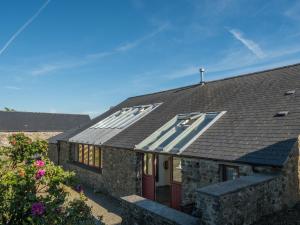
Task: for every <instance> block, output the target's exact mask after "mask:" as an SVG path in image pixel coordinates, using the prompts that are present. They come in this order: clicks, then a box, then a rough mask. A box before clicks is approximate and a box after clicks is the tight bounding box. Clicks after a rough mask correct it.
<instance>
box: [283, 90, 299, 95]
mask: <svg viewBox="0 0 300 225" xmlns="http://www.w3.org/2000/svg"><path fill="white" fill-rule="evenodd" d="M295 92H296V91H295V90H289V91H287V92H285V93H284V95H293V94H295Z"/></svg>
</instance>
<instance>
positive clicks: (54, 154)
mask: <svg viewBox="0 0 300 225" xmlns="http://www.w3.org/2000/svg"><path fill="white" fill-rule="evenodd" d="M48 157H49V158H50V159H51V161H52V162H54V163H55V164H56V165H57V164H58V148H57V144H53V143H50V144H48Z"/></svg>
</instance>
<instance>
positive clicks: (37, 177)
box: [35, 170, 46, 180]
mask: <svg viewBox="0 0 300 225" xmlns="http://www.w3.org/2000/svg"><path fill="white" fill-rule="evenodd" d="M45 173H46V170H39V171H37V173H36V174H35V178H36V179H37V180H39V179H41V178H42V177H43V176H44V175H45Z"/></svg>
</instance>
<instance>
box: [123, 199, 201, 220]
mask: <svg viewBox="0 0 300 225" xmlns="http://www.w3.org/2000/svg"><path fill="white" fill-rule="evenodd" d="M121 199H122V200H123V201H125V202H127V203H131V204H134V205H135V206H137V207H140V208H142V209H144V210H147V211H149V212H151V213H153V214H155V215H158V216H160V217H164V218H166V219H168V220H169V221H172V222H174V224H180V225H186V224H190V225H196V224H199V223H198V222H199V219H198V218H195V217H193V216H190V215H188V214H185V213H183V212H180V211H177V210H175V209H172V208H170V207H168V206H165V205H162V204H160V203H158V202H155V201H152V200H149V199H146V198H143V197H141V196H138V195H129V196H125V197H122V198H121Z"/></svg>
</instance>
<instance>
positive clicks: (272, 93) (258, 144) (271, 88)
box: [68, 64, 300, 166]
mask: <svg viewBox="0 0 300 225" xmlns="http://www.w3.org/2000/svg"><path fill="white" fill-rule="evenodd" d="M158 102H162V103H163V104H162V105H161V106H159V107H158V108H157V109H156V110H154V111H152V112H151V113H149V114H148V115H147V116H145V117H143V118H141V119H140V120H139V121H137V122H136V123H134V124H132V125H130V126H129V127H127V128H126V129H124V130H122V131H121V132H119V133H118V134H116V135H114V136H112V137H111V138H109V139H107V140H105V141H104V143H102V145H105V146H111V147H117V148H123V149H124V148H125V149H134V148H135V145H137V144H139V143H141V142H142V141H143V140H145V139H146V138H147V137H148V136H150V135H151V134H153V133H154V132H155V131H157V130H158V129H159V128H161V127H162V126H163V125H164V124H166V123H167V122H168V121H170V120H171V119H172V118H173V117H174V116H176V115H178V114H186V113H191V112H201V113H207V112H222V111H226V113H225V114H224V115H223V116H222V117H221V118H219V119H218V121H216V122H215V123H214V124H213V125H212V126H211V127H210V128H209V129H207V130H206V131H205V132H204V133H203V134H201V135H200V136H199V137H197V139H196V140H195V141H194V142H193V143H192V144H190V145H189V146H188V147H187V148H186V149H185V150H184V151H182V152H181V153H180V154H181V155H182V156H187V157H198V158H205V159H213V160H226V161H234V162H241V163H249V164H258V165H260V164H261V165H271V166H282V165H283V164H284V162H285V161H286V159H287V157H288V155H289V153H290V152H291V149H292V147H293V146H294V145H295V143H296V141H297V138H298V135H299V134H300V64H295V65H290V66H285V67H281V68H275V69H271V70H266V71H261V72H256V73H251V74H246V75H242V76H237V77H232V78H228V79H222V80H217V81H211V82H207V83H206V84H205V85H191V86H187V87H183V88H177V89H172V90H168V91H163V92H157V93H153V94H148V95H142V96H136V97H132V98H129V99H127V100H125V101H124V102H122V103H120V104H119V105H117V106H116V107H114V108H112V109H110V110H109V111H107V112H105V113H104V114H102V115H100V116H99V117H97V118H95V119H94V120H92V121H91V122H90V123H89V124H87V125H86V126H85V127H83V128H80V129H79V130H78V131H77V132H78V133H80V132H82V131H84V130H85V129H88V128H90V127H91V126H93V125H94V124H96V123H98V122H99V121H101V120H103V119H105V118H106V117H108V116H110V115H111V114H113V113H115V112H117V111H118V110H120V109H122V108H125V107H132V106H137V105H147V104H153V103H158ZM279 112H285V113H279ZM68 138H70V137H68ZM89 138H92V139H93V138H95V140H88V141H89V142H96V141H97V139H98V138H99V136H93V137H89Z"/></svg>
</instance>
